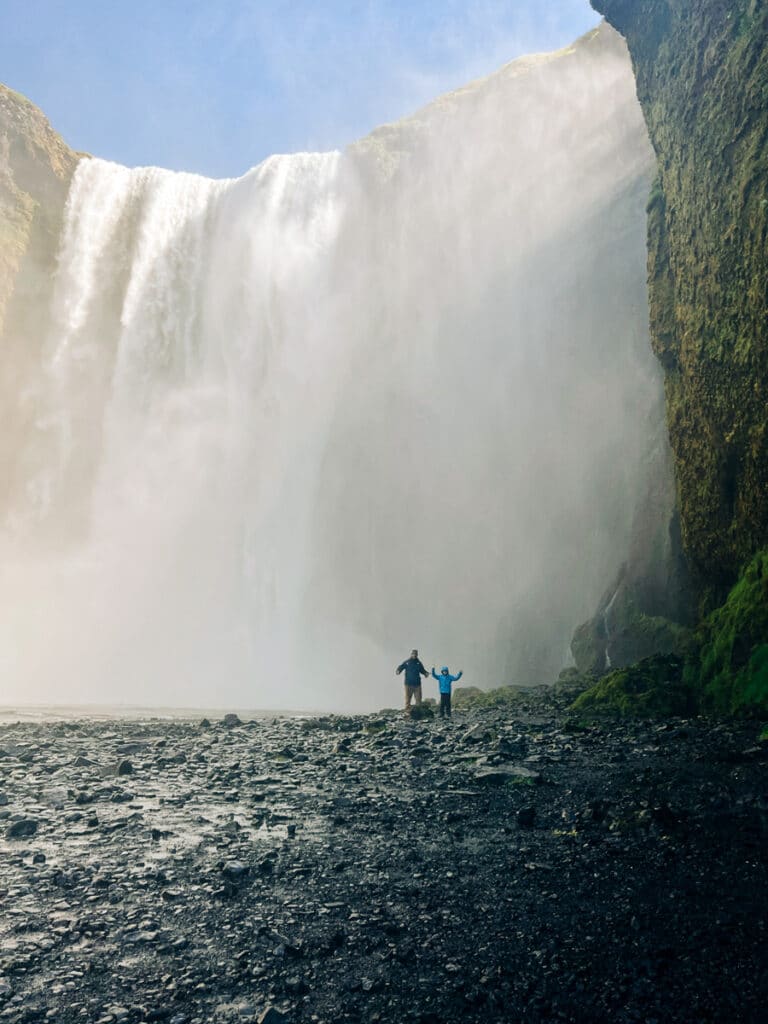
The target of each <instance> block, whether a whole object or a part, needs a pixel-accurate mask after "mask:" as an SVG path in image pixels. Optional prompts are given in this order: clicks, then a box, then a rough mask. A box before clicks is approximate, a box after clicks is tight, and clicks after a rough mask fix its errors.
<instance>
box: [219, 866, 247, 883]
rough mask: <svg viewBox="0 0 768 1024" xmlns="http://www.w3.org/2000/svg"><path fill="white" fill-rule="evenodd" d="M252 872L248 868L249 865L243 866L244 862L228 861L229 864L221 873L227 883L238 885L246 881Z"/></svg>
mask: <svg viewBox="0 0 768 1024" xmlns="http://www.w3.org/2000/svg"><path fill="white" fill-rule="evenodd" d="M250 872H251V869H250V868H249V867H248V865H247V864H243V863H242V861H239V860H230V861H227V863H226V864H225V865H224V867H223V868H222V869H221V873H222V875H224V877H225V878H226V879H227V881H229V882H236V883H239V882H243V881H245V879H246V878H247V877H248V875H249V874H250Z"/></svg>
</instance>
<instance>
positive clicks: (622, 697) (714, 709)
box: [572, 549, 768, 718]
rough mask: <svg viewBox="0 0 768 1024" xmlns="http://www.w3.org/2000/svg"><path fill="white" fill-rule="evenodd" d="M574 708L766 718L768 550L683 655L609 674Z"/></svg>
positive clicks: (620, 713) (744, 574)
mask: <svg viewBox="0 0 768 1024" xmlns="http://www.w3.org/2000/svg"><path fill="white" fill-rule="evenodd" d="M572 710H573V711H574V712H576V713H578V714H580V715H591V714H596V715H600V714H606V715H617V716H620V717H648V718H655V717H659V718H663V717H667V716H674V715H690V714H695V713H697V712H698V711H704V712H708V713H711V714H716V715H741V716H745V715H746V716H749V715H756V716H761V717H764V716H765V714H766V713H768V549H765V550H763V551H761V552H759V553H758V554H757V555H755V557H754V558H753V559H752V561H751V562H749V563H748V565H747V566H746V568H745V569H744V570H743V571H742V573H741V576H740V577H739V580H738V582H737V583H736V585H735V586H734V587H733V589H732V590H731V592H730V593H729V595H728V598H727V599H726V601H725V603H724V604H723V605H721V606H720V607H719V608H717V609H716V610H715V611H714V612H712V613H711V614H710V615H709V616H708V617H707V618H706V619H705V620H704V621H703V623H702V624H701V625H700V626H699V629H698V631H697V634H696V638H695V641H693V642H692V644H691V646H690V647H689V649H688V651H687V653H686V655H685V657H680V656H677V655H657V656H654V657H651V658H646V659H644V660H643V661H639V662H637V664H634V665H630V666H629V667H628V668H622V669H619V670H617V671H616V672H612V673H610V674H609V675H607V676H605V677H604V678H603V679H601V680H600V681H599V682H597V683H596V684H595V685H594V686H592V687H591V688H590V689H588V690H587V691H586V692H585V693H583V694H582V695H581V696H580V697H579V698H578V699H577V700H576V701H575V702H574V704H573V706H572Z"/></svg>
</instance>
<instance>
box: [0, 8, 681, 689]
mask: <svg viewBox="0 0 768 1024" xmlns="http://www.w3.org/2000/svg"><path fill="white" fill-rule="evenodd" d="M650 167H651V157H650V151H649V146H648V142H647V138H646V134H645V129H644V125H643V122H642V117H641V114H640V111H639V108H638V105H637V101H636V98H635V95H634V82H633V79H632V73H631V68H630V65H629V60H628V58H627V56H626V52H625V50H624V48H623V44H622V43H621V42H620V41H619V40H618V37H616V36H615V34H614V33H613V32H612V30H610V29H608V28H606V27H605V26H604V27H603V28H601V29H600V30H599V32H597V33H594V34H593V35H592V36H591V37H589V39H588V40H587V41H586V42H583V43H581V44H580V45H579V46H578V47H576V48H575V49H574V50H573V51H571V52H568V53H564V54H560V55H555V56H550V57H542V58H537V59H532V60H528V61H522V62H515V63H514V64H512V65H509V66H508V67H507V68H504V69H502V71H500V72H498V73H497V74H496V75H494V76H491V78H489V79H488V80H485V81H483V82H480V83H476V84H474V85H473V86H471V87H468V88H467V89H466V90H463V91H461V92H459V93H456V94H452V95H451V96H449V97H446V98H444V99H443V100H441V101H439V102H437V103H436V104H434V105H433V106H432V107H430V108H427V109H426V110H425V111H422V112H421V113H420V114H419V115H417V116H416V117H415V118H413V119H410V120H408V121H405V122H401V123H399V124H397V125H393V126H388V127H386V128H383V129H379V130H378V131H377V132H375V133H373V135H371V136H369V137H368V138H367V139H365V140H362V141H361V142H360V143H358V144H356V145H355V146H352V147H350V149H349V150H347V151H346V152H345V153H343V154H339V153H330V154H297V155H293V156H277V157H273V158H270V159H269V160H267V161H265V162H264V163H263V164H261V165H260V166H259V167H257V168H255V169H254V170H252V171H250V172H249V173H248V174H246V175H245V176H244V177H243V178H240V179H237V180H232V181H209V180H206V179H203V178H200V177H196V176H193V175H187V174H174V173H171V172H168V171H162V170H157V169H146V168H143V169H136V170H128V169H126V168H124V167H119V166H116V165H114V164H109V163H106V162H103V161H100V160H84V161H83V162H82V163H81V165H80V167H79V169H78V171H77V173H76V176H75V179H74V182H73V186H72V190H71V193H70V196H69V200H68V205H67V211H66V224H65V230H64V235H63V238H62V241H61V250H60V259H59V271H58V276H57V281H56V287H55V295H54V301H53V308H52V310H51V315H50V331H49V337H48V341H47V344H46V347H45V355H44V360H43V365H42V366H40V367H39V368H38V370H37V372H36V373H35V374H34V376H33V378H32V379H31V380H30V381H29V382H27V385H26V386H25V387H24V388H23V389H22V392H21V393H20V396H19V403H20V405H23V406H24V408H25V410H26V413H27V416H28V419H29V415H28V414H29V410H30V409H31V410H33V415H32V417H31V422H33V424H34V426H33V429H31V430H29V431H27V433H26V435H25V437H24V443H23V444H22V445H20V446H19V449H18V453H17V463H18V464H17V467H16V473H15V476H16V479H18V480H20V481H22V482H23V485H20V486H17V487H16V488H15V490H14V493H13V495H12V498H11V500H10V502H9V504H8V507H7V508H6V509H5V510H4V512H5V516H4V525H3V527H2V532H1V533H0V551H1V552H2V559H1V564H2V576H1V577H0V587H1V588H2V591H1V592H2V599H3V604H4V607H5V609H6V611H7V614H5V615H4V616H3V621H2V623H0V630H1V631H2V636H0V650H1V651H2V652H3V653H2V658H3V659H4V666H3V670H4V677H5V678H6V679H8V680H11V688H10V693H11V694H12V695H13V696H15V697H16V699H24V698H26V699H28V700H48V701H50V700H53V699H58V700H67V701H73V700H91V701H104V700H116V699H120V700H122V701H129V702H135V703H165V704H181V705H187V706H189V705H195V704H197V705H208V706H210V705H218V704H230V705H231V704H237V705H239V706H245V707H284V708H289V707H331V708H350V707H351V708H370V707H376V706H381V705H383V704H391V703H393V702H395V701H396V700H397V699H398V697H399V691H398V689H397V684H396V682H395V680H394V677H393V676H392V670H393V668H394V665H395V664H397V663H398V662H399V661H400V660H402V658H403V657H404V656H405V655H406V654H407V652H408V651H409V650H410V649H411V647H413V646H414V645H416V646H418V647H419V648H420V649H421V651H422V652H423V655H424V657H425V659H426V660H427V661H429V662H431V661H432V660H435V661H436V662H438V663H439V664H443V663H449V664H451V665H452V666H453V667H454V668H459V667H463V668H464V670H465V674H466V678H467V682H468V683H475V684H477V685H482V686H485V685H498V684H500V683H503V682H520V683H531V682H547V681H551V678H552V673H554V672H556V670H557V668H558V667H560V665H562V664H563V663H564V660H565V657H566V651H567V645H568V640H569V637H570V632H571V630H572V628H573V627H574V625H576V624H577V623H578V622H579V621H581V619H583V618H585V617H586V615H587V614H588V613H589V612H590V611H591V607H592V606H593V605H594V603H595V601H596V597H597V595H598V594H599V593H600V591H601V590H602V588H603V585H604V582H605V579H606V578H607V577H608V576H610V575H611V574H612V573H613V572H614V571H615V568H616V565H617V564H618V562H619V561H620V560H621V558H622V554H623V552H624V551H625V550H626V547H627V542H628V536H629V532H630V528H631V521H632V510H633V508H634V507H635V506H636V504H637V496H638V493H639V491H640V490H641V489H642V486H643V482H644V479H643V474H644V465H645V463H644V459H645V455H646V452H647V445H648V437H649V432H651V431H652V430H654V429H655V427H656V421H657V420H658V417H659V416H660V415H661V411H660V409H661V406H660V385H659V380H658V375H657V374H656V371H655V367H654V365H653V361H652V357H651V355H650V352H649V350H648V344H647V337H646V314H647V310H646V300H645V286H644V278H645V274H644V199H645V195H646V193H647V185H648V176H649V173H650ZM654 418H655V420H654Z"/></svg>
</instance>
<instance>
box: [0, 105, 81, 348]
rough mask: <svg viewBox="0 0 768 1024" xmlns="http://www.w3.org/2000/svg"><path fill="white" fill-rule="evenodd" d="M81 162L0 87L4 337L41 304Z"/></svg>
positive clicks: (0, 314) (32, 110) (0, 317)
mask: <svg viewBox="0 0 768 1024" xmlns="http://www.w3.org/2000/svg"><path fill="white" fill-rule="evenodd" d="M78 159H79V154H77V153H74V152H73V151H72V150H71V149H70V148H69V147H68V146H67V145H66V144H65V143H64V141H63V140H62V139H61V138H60V137H59V136H58V135H57V134H56V132H54V131H53V129H52V128H51V126H50V124H49V123H48V121H47V120H46V118H45V116H44V115H43V114H42V113H41V111H40V110H38V109H37V107H35V106H34V105H33V104H32V103H30V102H29V100H27V99H25V97H23V96H20V95H19V94H18V93H16V92H13V91H12V90H11V89H8V88H6V87H5V86H4V85H0V336H2V335H3V334H4V333H5V334H10V333H12V332H13V333H16V332H18V331H19V329H20V327H21V320H25V319H28V318H29V317H30V316H34V311H33V310H32V308H31V307H34V306H36V307H38V308H39V306H40V302H39V301H35V299H36V297H37V293H40V292H42V291H44V290H45V289H46V286H47V283H48V280H49V278H50V274H51V271H52V269H53V266H54V261H55V257H56V249H57V245H58V239H59V232H60V229H61V216H62V211H63V209H64V203H65V200H66V196H67V190H68V188H69V182H70V179H71V177H72V174H73V172H74V169H75V167H76V165H77V161H78Z"/></svg>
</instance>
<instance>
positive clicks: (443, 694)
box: [432, 665, 464, 718]
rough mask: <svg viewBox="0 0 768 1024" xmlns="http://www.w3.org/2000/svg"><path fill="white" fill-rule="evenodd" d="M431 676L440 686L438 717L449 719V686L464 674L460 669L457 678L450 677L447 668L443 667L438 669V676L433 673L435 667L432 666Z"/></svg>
mask: <svg viewBox="0 0 768 1024" xmlns="http://www.w3.org/2000/svg"><path fill="white" fill-rule="evenodd" d="M432 675H433V676H434V678H435V679H436V680H437V682H438V684H439V686H440V717H441V718H450V717H451V686H453V684H454V683H456V682H458V680H459V679H461V677H462V676H463V675H464V672H463V671H462V670H461V669H460V670H459V674H458V675H457V676H452V675H451V673H450V672H449V671H448V666H447V665H443V667H442V668H441V669H440V675H438V674H437V672H435V666H434V665H433V666H432Z"/></svg>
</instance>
